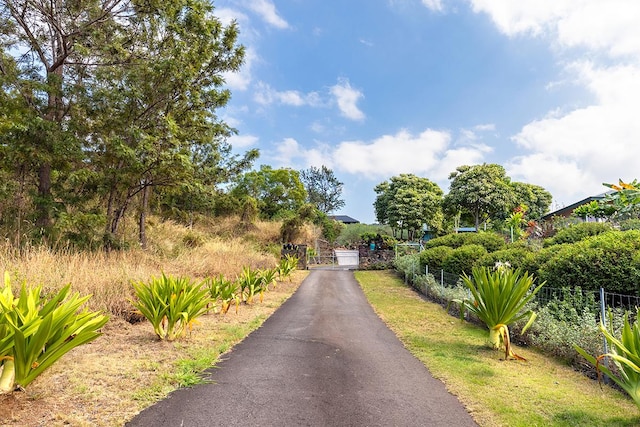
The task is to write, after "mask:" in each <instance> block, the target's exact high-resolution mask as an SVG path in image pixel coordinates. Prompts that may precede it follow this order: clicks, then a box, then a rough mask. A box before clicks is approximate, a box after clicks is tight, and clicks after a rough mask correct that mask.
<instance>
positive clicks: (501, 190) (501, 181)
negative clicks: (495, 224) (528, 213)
mask: <svg viewBox="0 0 640 427" xmlns="http://www.w3.org/2000/svg"><path fill="white" fill-rule="evenodd" d="M449 180H451V184H450V189H449V193H448V194H447V195H446V196H445V197H444V205H445V209H446V210H447V211H448V212H449V213H451V214H456V213H458V212H464V213H468V214H469V215H471V216H472V217H473V221H474V224H475V227H476V229H479V227H480V224H481V223H482V222H484V221H487V220H489V219H503V218H504V217H505V216H506V215H507V214H508V212H509V209H510V208H512V207H514V206H516V198H515V194H514V191H513V188H512V187H511V185H510V184H511V182H510V181H511V180H510V178H509V177H508V176H507V175H506V172H505V170H504V168H503V167H502V166H500V165H497V164H487V163H483V164H481V165H474V166H467V165H465V166H459V167H458V168H456V170H455V171H454V172H452V173H451V174H450V175H449Z"/></svg>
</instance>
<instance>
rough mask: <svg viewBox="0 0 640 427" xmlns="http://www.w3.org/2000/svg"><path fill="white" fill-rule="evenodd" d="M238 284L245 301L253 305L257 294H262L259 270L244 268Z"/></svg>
mask: <svg viewBox="0 0 640 427" xmlns="http://www.w3.org/2000/svg"><path fill="white" fill-rule="evenodd" d="M237 283H238V285H239V286H240V292H241V295H242V299H243V301H244V302H246V303H247V304H251V303H252V302H253V297H254V296H255V294H257V293H259V292H260V288H261V286H262V278H261V277H260V273H259V271H258V270H253V269H252V268H251V267H243V268H242V272H241V273H240V275H239V276H238V279H237Z"/></svg>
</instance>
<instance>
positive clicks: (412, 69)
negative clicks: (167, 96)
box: [213, 0, 640, 224]
mask: <svg viewBox="0 0 640 427" xmlns="http://www.w3.org/2000/svg"><path fill="white" fill-rule="evenodd" d="M213 5H214V8H215V9H214V14H215V15H216V16H218V17H219V18H220V20H221V21H222V22H223V23H225V24H228V23H230V22H232V20H235V21H236V22H237V23H238V26H239V29H240V43H242V44H243V45H244V46H245V48H246V57H245V63H244V65H243V67H242V69H241V70H240V72H238V73H233V74H227V75H225V80H226V85H227V87H228V88H229V89H230V90H231V92H232V98H231V100H230V102H229V104H228V105H227V106H226V107H225V108H224V109H222V110H219V111H218V115H219V116H220V117H221V118H222V119H223V120H225V121H226V122H227V123H228V124H230V125H231V126H233V127H234V128H235V129H237V130H238V134H237V135H235V136H233V137H232V138H231V139H230V141H229V142H230V143H231V144H232V146H233V148H234V152H236V153H243V152H245V151H247V150H249V149H253V148H258V149H259V150H260V153H261V155H260V158H259V160H258V161H257V163H256V167H259V166H260V165H261V164H265V165H270V166H272V167H273V168H281V167H282V168H292V169H296V170H303V169H308V168H310V167H311V166H315V167H318V168H319V167H321V166H322V165H325V166H327V167H328V168H330V169H331V170H332V171H333V172H334V174H335V176H336V177H337V178H338V180H340V181H341V182H342V183H344V186H343V192H342V198H343V199H344V201H345V203H346V204H345V206H344V208H342V209H340V210H339V211H336V212H333V213H334V214H341V215H349V216H351V217H353V218H355V219H357V220H359V221H360V222H363V223H368V224H371V223H374V222H376V218H375V212H374V209H373V202H374V201H375V198H376V194H375V191H374V188H375V186H376V185H378V184H380V183H381V182H384V181H387V180H389V179H390V178H391V177H393V176H396V175H400V174H403V173H411V174H415V175H417V176H421V177H425V178H428V179H430V180H431V181H433V182H435V183H437V184H438V185H439V186H440V188H442V190H443V191H444V193H445V194H446V193H447V192H448V191H449V184H450V181H449V179H448V177H449V175H450V173H451V172H453V171H455V169H456V168H457V167H458V166H462V165H475V164H482V163H497V164H500V165H502V166H503V167H504V168H505V169H506V171H507V175H508V176H509V177H510V178H511V180H512V181H518V182H526V183H530V184H535V185H539V186H541V187H543V188H545V189H546V190H547V191H549V192H550V193H551V194H552V195H553V203H552V206H551V210H552V211H553V210H556V209H559V208H561V207H563V206H566V205H570V204H572V203H574V202H576V201H579V200H581V199H584V198H586V197H589V196H592V195H596V194H600V193H602V192H604V191H606V190H607V188H605V187H604V186H603V185H602V184H603V183H617V181H618V179H622V180H623V181H625V182H627V181H632V180H634V179H636V178H640V168H638V165H639V163H640V138H639V137H640V25H638V22H640V2H639V1H637V0H607V1H602V0H518V1H513V0H450V1H448V0H331V1H329V0H213Z"/></svg>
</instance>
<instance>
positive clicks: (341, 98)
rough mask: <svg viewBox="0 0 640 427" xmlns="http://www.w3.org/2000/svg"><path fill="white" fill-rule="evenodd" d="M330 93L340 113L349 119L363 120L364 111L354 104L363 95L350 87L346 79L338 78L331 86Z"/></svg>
mask: <svg viewBox="0 0 640 427" xmlns="http://www.w3.org/2000/svg"><path fill="white" fill-rule="evenodd" d="M331 94H332V95H333V96H334V97H335V100H336V103H337V104H338V109H340V113H341V114H342V115H343V116H344V117H346V118H348V119H350V120H357V121H359V120H364V118H365V115H364V113H363V112H362V111H361V110H360V109H359V108H358V106H357V105H356V104H357V103H358V100H359V99H360V98H362V97H363V96H364V95H363V94H362V92H360V91H359V90H357V89H354V88H352V87H351V84H350V83H349V80H348V79H343V78H342V79H338V83H337V84H336V85H335V86H331Z"/></svg>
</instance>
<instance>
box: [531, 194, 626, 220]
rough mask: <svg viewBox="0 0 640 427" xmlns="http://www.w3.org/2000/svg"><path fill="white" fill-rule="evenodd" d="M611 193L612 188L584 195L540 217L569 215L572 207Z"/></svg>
mask: <svg viewBox="0 0 640 427" xmlns="http://www.w3.org/2000/svg"><path fill="white" fill-rule="evenodd" d="M611 193H615V191H614V190H610V191H607V192H605V193H600V194H597V195H595V196H589V197H586V198H584V199H582V200H580V201H578V202H575V203H572V204H570V205H568V206H565V207H563V208H560V209H558V210H555V211H553V212H549V213H548V214H545V215H543V216H542V218H541V219H542V220H543V221H544V220H547V219H550V218H552V217H554V216H569V215H571V214H572V213H573V211H574V209H576V208H577V207H580V206H582V205H586V204H587V203H591V202H592V201H594V200H602V199H604V197H605V196H606V195H607V194H611Z"/></svg>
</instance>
